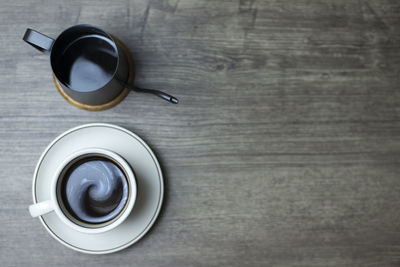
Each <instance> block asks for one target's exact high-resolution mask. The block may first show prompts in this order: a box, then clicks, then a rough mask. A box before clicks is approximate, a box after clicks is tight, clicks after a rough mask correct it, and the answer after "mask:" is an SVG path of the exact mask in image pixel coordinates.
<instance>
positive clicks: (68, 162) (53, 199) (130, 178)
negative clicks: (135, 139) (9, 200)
mask: <svg viewBox="0 0 400 267" xmlns="http://www.w3.org/2000/svg"><path fill="white" fill-rule="evenodd" d="M96 156H98V157H103V158H107V159H110V160H111V161H112V162H114V163H115V164H117V165H118V166H119V167H120V168H121V170H122V171H123V173H124V174H125V178H126V179H127V182H128V198H127V200H126V203H125V206H124V208H123V209H122V211H121V212H120V213H119V214H118V215H116V216H115V217H114V218H112V219H110V220H109V221H107V222H104V223H99V224H92V223H85V222H83V221H79V220H78V219H75V218H73V217H71V216H69V215H68V212H67V211H66V209H65V207H64V206H63V204H60V196H59V194H60V192H59V190H58V186H59V180H60V179H63V178H64V175H65V173H66V171H67V170H68V168H69V167H71V166H72V165H73V163H75V162H77V161H78V160H81V159H84V158H90V157H96ZM50 190H51V192H50V199H49V200H45V201H42V202H39V203H36V204H33V205H31V206H29V212H30V214H31V216H32V217H38V216H41V215H44V214H47V213H49V212H55V213H56V215H57V216H58V217H59V218H60V220H61V221H62V222H63V223H65V224H66V225H68V226H69V227H71V228H73V229H75V230H77V231H80V232H83V233H90V234H96V233H102V232H106V231H109V230H111V229H114V228H115V227H117V226H118V225H120V224H121V223H122V222H123V221H124V220H125V219H126V218H127V217H128V216H129V214H130V213H131V211H132V208H133V206H134V204H135V200H136V196H137V185H136V180H135V175H134V172H133V169H132V167H131V166H130V165H129V164H128V163H127V162H126V161H125V160H124V159H123V158H122V157H121V156H119V155H118V154H116V153H115V152H112V151H110V150H106V149H101V148H86V149H82V150H78V151H76V152H74V153H72V154H70V155H69V156H68V157H67V158H65V160H64V161H63V162H62V163H61V164H60V165H59V166H58V167H57V170H56V172H55V173H54V175H53V177H52V183H51V187H50ZM78 221H79V223H78Z"/></svg>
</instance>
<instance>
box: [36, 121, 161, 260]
mask: <svg viewBox="0 0 400 267" xmlns="http://www.w3.org/2000/svg"><path fill="white" fill-rule="evenodd" d="M89 127H107V128H112V129H116V130H120V131H122V132H124V133H126V134H128V135H130V136H132V137H133V138H134V139H136V141H139V142H140V143H141V144H142V145H143V146H144V148H145V149H146V150H147V151H148V152H149V154H150V156H151V157H152V159H153V162H154V163H155V165H156V167H157V172H158V180H159V181H160V183H159V185H160V194H159V201H158V205H157V209H156V210H155V212H154V214H153V216H152V218H151V220H150V222H149V223H148V224H147V225H146V227H145V228H144V230H143V231H142V232H141V233H140V234H139V235H137V236H136V237H135V238H133V239H132V240H131V241H129V242H128V243H125V244H123V245H121V246H118V247H115V248H112V249H105V250H89V249H83V248H80V247H77V246H75V245H72V244H70V243H68V242H67V241H65V240H64V239H62V238H61V237H59V236H58V235H57V234H56V233H54V232H53V231H52V229H51V228H50V226H48V225H47V224H46V222H45V220H44V219H43V217H42V216H39V220H40V222H41V223H42V224H43V226H44V228H45V229H46V230H47V232H48V233H49V234H50V235H51V236H52V237H53V238H54V239H56V240H57V241H58V242H60V243H61V244H63V245H64V246H66V247H68V248H71V249H73V250H75V251H79V252H82V253H86V254H110V253H114V252H118V251H120V250H123V249H125V248H127V247H129V246H131V245H133V244H134V243H136V242H138V241H139V240H140V239H141V238H142V237H143V236H145V235H146V233H147V232H148V231H149V230H150V229H151V227H152V226H153V225H154V223H155V222H156V219H157V218H158V215H159V213H160V211H161V207H162V204H163V200H164V177H163V173H162V170H161V167H160V164H159V162H158V160H157V157H156V156H155V154H154V152H153V151H152V150H151V148H150V147H149V146H148V145H147V144H146V142H144V141H143V139H141V138H140V137H139V136H138V135H136V134H135V133H133V132H131V131H130V130H128V129H126V128H123V127H121V126H118V125H114V124H110V123H88V124H83V125H79V126H76V127H73V128H71V129H69V130H67V131H65V132H63V133H61V134H60V135H58V136H57V137H56V138H55V139H54V140H53V141H52V142H51V143H50V144H49V145H48V146H47V147H46V149H45V150H44V151H43V153H42V154H41V156H40V158H39V160H38V162H37V164H36V167H35V171H34V174H33V180H32V197H33V203H34V204H36V203H37V199H36V180H37V176H38V175H37V174H38V171H39V169H40V166H41V164H42V162H43V159H44V157H45V156H46V155H47V153H48V152H49V150H50V149H51V148H52V147H53V146H54V145H55V144H56V143H57V142H58V141H59V140H61V139H62V138H63V137H65V136H66V135H68V134H70V133H72V132H75V131H78V130H81V129H83V128H89Z"/></svg>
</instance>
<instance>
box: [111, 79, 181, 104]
mask: <svg viewBox="0 0 400 267" xmlns="http://www.w3.org/2000/svg"><path fill="white" fill-rule="evenodd" d="M118 81H119V82H120V83H121V84H123V85H124V86H125V87H128V88H129V89H131V90H133V91H136V92H141V93H148V94H153V95H156V96H158V97H161V98H162V99H164V100H167V101H168V102H170V103H172V104H178V103H179V100H178V99H177V98H176V97H174V96H172V95H169V94H167V93H164V92H162V91H160V90H154V89H144V88H139V87H136V86H134V85H130V84H128V83H126V82H123V81H121V80H118Z"/></svg>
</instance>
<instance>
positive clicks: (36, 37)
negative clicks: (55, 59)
mask: <svg viewBox="0 0 400 267" xmlns="http://www.w3.org/2000/svg"><path fill="white" fill-rule="evenodd" d="M22 39H23V40H24V41H25V42H27V43H28V44H30V45H31V46H33V47H34V48H36V49H37V50H39V51H40V52H43V53H45V54H50V51H51V48H52V46H53V43H54V40H53V39H51V38H50V37H48V36H46V35H44V34H41V33H40V32H37V31H35V30H32V29H29V28H28V29H26V31H25V34H24V37H23V38H22Z"/></svg>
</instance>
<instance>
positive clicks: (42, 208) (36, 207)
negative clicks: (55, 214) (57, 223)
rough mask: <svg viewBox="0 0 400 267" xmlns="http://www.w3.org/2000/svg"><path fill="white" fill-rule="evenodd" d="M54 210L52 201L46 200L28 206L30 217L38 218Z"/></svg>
mask: <svg viewBox="0 0 400 267" xmlns="http://www.w3.org/2000/svg"><path fill="white" fill-rule="evenodd" d="M53 210H54V205H53V201H51V200H46V201H43V202H39V203H36V204H32V205H30V206H29V213H30V214H31V216H32V217H38V216H41V215H44V214H46V213H49V212H51V211H53Z"/></svg>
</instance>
